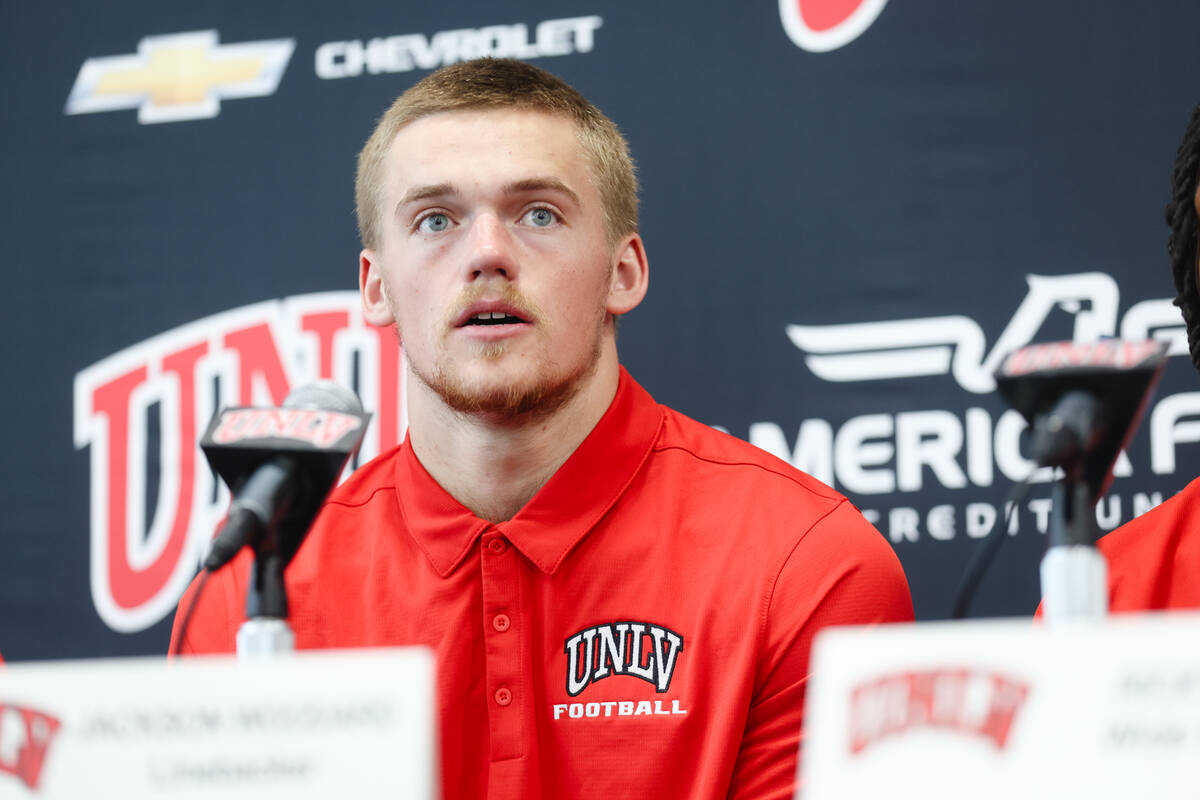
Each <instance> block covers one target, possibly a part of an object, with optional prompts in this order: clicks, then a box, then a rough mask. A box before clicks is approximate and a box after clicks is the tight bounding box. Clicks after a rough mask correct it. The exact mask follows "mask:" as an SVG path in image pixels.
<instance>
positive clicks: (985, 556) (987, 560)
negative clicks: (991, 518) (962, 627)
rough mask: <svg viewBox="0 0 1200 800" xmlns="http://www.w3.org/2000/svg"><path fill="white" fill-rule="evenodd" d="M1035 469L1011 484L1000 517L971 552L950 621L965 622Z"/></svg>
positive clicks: (1025, 495) (956, 594) (1030, 482)
mask: <svg viewBox="0 0 1200 800" xmlns="http://www.w3.org/2000/svg"><path fill="white" fill-rule="evenodd" d="M1038 469H1039V468H1038V467H1035V468H1034V469H1033V471H1032V472H1030V473H1029V475H1028V476H1027V477H1026V478H1025V480H1023V481H1021V482H1020V483H1018V484H1017V485H1015V486H1014V487H1013V488H1012V490H1011V491H1010V492H1009V493H1008V498H1007V499H1006V500H1005V501H1004V504H1005V505H1006V506H1007V510H1006V511H1005V513H1004V514H1002V515H999V516H997V518H996V522H995V524H994V525H992V529H991V530H990V531H988V535H987V536H986V537H984V539H983V541H982V542H980V544H979V547H978V548H977V549H976V550H975V555H974V556H972V557H971V561H970V563H968V564H967V569H966V570H965V571H964V572H963V576H962V580H961V581H959V584H958V591H956V592H955V593H954V603H953V605H952V606H951V611H950V618H951V619H966V616H967V609H968V608H969V607H970V605H971V600H973V599H974V597H975V592H976V591H977V590H978V589H979V584H980V583H981V582H982V581H983V576H984V574H985V573H986V572H987V571H988V568H989V567H991V565H992V560H993V559H994V558H995V557H996V552H997V551H998V550H999V549H1000V544H1001V542H1003V541H1004V536H1005V531H1007V530H1008V526H1009V525H1010V524H1011V521H1012V516H1013V514H1015V513H1016V510H1017V506H1019V505H1021V503H1023V502H1025V498H1026V497H1028V496H1029V490H1030V489H1031V488H1032V487H1033V476H1034V475H1036V474H1037V471H1038Z"/></svg>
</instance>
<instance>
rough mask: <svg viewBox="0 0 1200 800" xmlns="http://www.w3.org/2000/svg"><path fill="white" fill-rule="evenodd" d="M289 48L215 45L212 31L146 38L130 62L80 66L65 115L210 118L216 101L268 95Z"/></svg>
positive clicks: (116, 59)
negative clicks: (127, 111) (123, 113)
mask: <svg viewBox="0 0 1200 800" xmlns="http://www.w3.org/2000/svg"><path fill="white" fill-rule="evenodd" d="M295 44H296V43H295V40H293V39H270V40H264V41H258V42H241V43H238V44H218V34H217V31H215V30H207V31H194V32H190V33H173V34H168V35H165V36H147V37H146V38H144V39H142V40H141V41H140V42H139V43H138V51H137V52H136V53H134V54H132V55H121V56H105V57H101V58H89V59H88V60H86V61H84V62H83V66H82V67H80V68H79V75H78V77H76V79H75V86H74V87H73V88H72V89H71V94H70V96H69V97H68V98H67V105H66V108H65V109H64V111H65V113H67V114H91V113H95V112H99V111H119V110H123V109H130V108H136V109H137V110H138V122H140V123H142V124H149V123H155V122H178V121H181V120H190V119H207V118H210V117H215V116H217V114H218V113H220V110H221V101H222V100H231V99H235V98H241V97H265V96H267V95H270V94H274V92H275V90H276V89H277V88H278V87H279V81H280V79H281V78H282V77H283V72H284V70H285V69H287V65H288V61H289V59H291V57H292V51H293V50H294V49H295Z"/></svg>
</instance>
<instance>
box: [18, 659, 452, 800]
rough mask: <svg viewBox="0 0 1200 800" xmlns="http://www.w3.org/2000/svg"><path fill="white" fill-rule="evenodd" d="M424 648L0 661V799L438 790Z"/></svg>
mask: <svg viewBox="0 0 1200 800" xmlns="http://www.w3.org/2000/svg"><path fill="white" fill-rule="evenodd" d="M433 674H434V667H433V656H432V654H431V653H430V652H428V651H427V650H425V649H422V648H396V649H378V650H356V651H314V652H306V653H296V654H291V655H288V656H285V657H281V658H278V659H271V660H263V661H241V662H239V661H236V660H235V659H234V658H233V657H227V658H226V657H196V658H187V659H181V660H178V661H174V662H171V663H168V662H167V661H166V660H165V659H163V658H137V659H113V660H97V661H71V662H44V663H27V664H10V665H8V666H7V667H4V668H0V798H29V799H30V800H34V799H35V798H36V799H38V800H40V799H42V798H45V800H58V798H62V799H63V800H67V799H68V798H69V799H70V800H78V799H79V798H88V797H120V798H122V800H137V799H138V798H210V797H220V798H222V800H226V799H228V800H233V799H234V798H247V799H248V798H284V797H286V798H289V800H303V798H318V797H319V798H331V797H333V798H337V797H346V798H351V797H352V798H355V800H358V799H359V798H363V799H364V800H365V799H366V798H389V799H390V800H398V799H399V800H408V799H409V798H411V799H412V800H430V799H431V798H434V797H435V796H436V792H437V769H436V765H437V761H436V752H437V750H436V737H435V735H434V730H435V727H434V677H433Z"/></svg>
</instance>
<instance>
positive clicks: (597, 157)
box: [354, 58, 638, 249]
mask: <svg viewBox="0 0 1200 800" xmlns="http://www.w3.org/2000/svg"><path fill="white" fill-rule="evenodd" d="M492 108H516V109H523V110H533V111H543V112H546V113H548V114H558V115H561V116H565V117H567V118H569V119H570V120H572V121H573V122H574V123H575V130H576V133H577V136H578V138H579V144H580V147H582V149H583V152H584V156H585V157H586V158H587V160H588V162H589V164H590V166H591V172H592V180H593V181H594V183H595V186H596V190H597V191H598V192H599V193H600V198H601V201H602V202H603V204H604V225H605V230H606V232H607V234H608V239H609V242H610V244H612V243H615V242H616V241H617V239H619V238H620V237H621V236H624V235H625V234H628V233H636V232H637V229H638V207H637V206H638V199H637V178H636V177H635V175H634V166H633V159H632V158H631V157H630V155H629V145H628V143H627V142H626V141H625V137H624V136H622V135H621V132H620V131H619V130H617V126H616V125H615V124H614V123H613V121H612V120H610V119H609V118H608V117H606V116H604V114H603V113H602V112H601V111H600V109H598V108H596V107H595V106H594V105H592V104H591V103H590V102H588V100H587V98H585V97H584V96H583V95H581V94H580V93H579V92H578V91H576V90H575V89H574V88H572V87H571V86H569V85H568V84H567V83H565V82H564V81H563V80H561V79H560V78H558V77H556V76H554V75H551V74H550V73H549V72H546V71H545V70H543V69H539V68H537V67H534V66H531V65H529V64H526V63H524V62H521V61H515V60H512V59H499V58H481V59H477V60H475V61H465V62H462V63H459V64H452V65H450V66H448V67H443V68H442V69H439V70H438V71H436V72H434V73H431V74H430V75H428V76H426V77H425V78H424V79H423V80H421V81H420V82H418V83H417V84H416V85H414V86H413V87H412V88H410V89H409V90H408V91H406V92H405V93H404V94H402V95H400V97H398V98H396V101H395V102H394V103H392V105H391V107H390V108H389V109H388V110H387V111H386V112H384V114H383V116H382V117H380V119H379V123H378V124H377V125H376V126H375V130H374V131H373V132H372V133H371V138H369V139H368V140H367V143H366V144H365V145H364V146H363V149H362V152H360V153H359V154H358V174H357V175H356V177H355V181H354V196H355V207H356V211H357V213H358V233H359V236H360V237H361V238H362V243H363V246H364V247H368V248H372V249H377V248H378V247H379V243H380V225H381V224H382V222H383V215H382V212H381V209H380V204H381V202H382V199H383V198H382V194H383V183H384V169H385V164H386V161H387V154H388V150H389V149H390V148H391V145H392V141H393V140H394V139H395V138H396V135H397V134H398V133H399V132H400V129H401V128H403V127H404V126H405V125H407V124H408V123H410V122H413V121H415V120H418V119H421V118H422V117H427V116H430V115H431V114H438V113H441V112H444V111H463V110H480V109H492Z"/></svg>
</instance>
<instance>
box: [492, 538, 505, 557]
mask: <svg viewBox="0 0 1200 800" xmlns="http://www.w3.org/2000/svg"><path fill="white" fill-rule="evenodd" d="M488 549H489V550H491V551H492V552H493V553H495V554H496V555H500V554H501V553H503V552H504V551H505V550H507V549H508V543H507V542H505V541H504V540H503V539H500V538H498V537H497V538H495V539H492V540H491V541H490V542H488Z"/></svg>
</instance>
